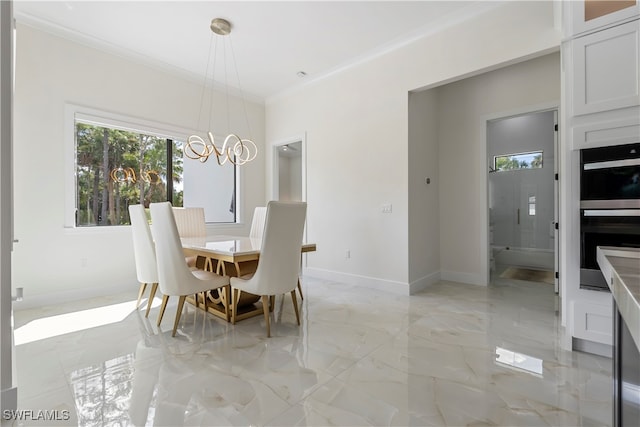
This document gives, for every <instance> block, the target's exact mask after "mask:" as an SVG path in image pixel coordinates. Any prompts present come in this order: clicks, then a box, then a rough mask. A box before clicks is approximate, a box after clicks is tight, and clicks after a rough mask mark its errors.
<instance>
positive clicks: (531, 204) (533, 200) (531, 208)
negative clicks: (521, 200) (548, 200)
mask: <svg viewBox="0 0 640 427" xmlns="http://www.w3.org/2000/svg"><path fill="white" fill-rule="evenodd" d="M535 214H536V196H529V215H530V216H535Z"/></svg>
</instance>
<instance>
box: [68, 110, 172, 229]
mask: <svg viewBox="0 0 640 427" xmlns="http://www.w3.org/2000/svg"><path fill="white" fill-rule="evenodd" d="M75 131H76V226H78V227H84V226H108V225H126V224H130V220H129V210H128V207H129V205H132V204H142V205H144V206H146V207H148V206H149V203H152V202H162V201H167V200H168V201H170V202H172V204H173V206H182V205H183V190H182V175H183V158H182V143H181V142H178V141H175V140H172V139H168V138H162V137H159V136H153V135H145V134H143V133H138V132H134V131H129V130H122V129H114V128H109V127H103V126H95V125H91V124H87V123H82V122H78V121H76V126H75ZM168 164H169V167H167V165H168ZM167 184H169V185H167ZM175 189H177V190H178V191H176V190H175ZM167 191H169V196H167Z"/></svg>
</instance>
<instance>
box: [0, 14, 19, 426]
mask: <svg viewBox="0 0 640 427" xmlns="http://www.w3.org/2000/svg"><path fill="white" fill-rule="evenodd" d="M0 34H1V35H2V37H0V44H1V45H2V48H1V49H0V52H1V53H0V93H1V94H2V96H0V329H1V332H0V408H1V409H2V410H5V409H9V410H10V409H14V410H15V409H16V408H17V405H18V389H17V387H16V386H17V375H16V363H15V360H16V355H15V346H14V342H13V308H12V305H13V301H12V300H13V296H12V280H13V279H12V267H11V257H12V255H11V253H12V251H13V240H14V235H13V232H14V230H13V114H14V113H13V102H14V99H13V97H14V95H13V94H14V72H15V70H14V67H15V65H14V64H15V63H14V54H15V51H14V49H15V46H14V37H15V30H14V25H13V2H11V1H2V2H0ZM3 424H4V422H3Z"/></svg>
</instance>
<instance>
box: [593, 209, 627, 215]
mask: <svg viewBox="0 0 640 427" xmlns="http://www.w3.org/2000/svg"><path fill="white" fill-rule="evenodd" d="M582 215H583V216H640V209H584V210H583V211H582Z"/></svg>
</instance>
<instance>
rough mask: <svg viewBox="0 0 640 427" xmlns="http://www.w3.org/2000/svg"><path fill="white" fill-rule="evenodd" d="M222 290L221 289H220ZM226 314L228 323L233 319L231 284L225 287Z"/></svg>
mask: <svg viewBox="0 0 640 427" xmlns="http://www.w3.org/2000/svg"><path fill="white" fill-rule="evenodd" d="M218 292H220V291H218ZM224 299H225V304H224V314H225V316H226V317H227V323H228V322H229V321H231V286H229V285H227V286H225V287H224Z"/></svg>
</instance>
